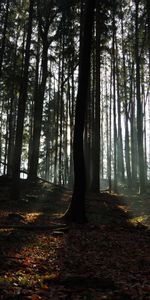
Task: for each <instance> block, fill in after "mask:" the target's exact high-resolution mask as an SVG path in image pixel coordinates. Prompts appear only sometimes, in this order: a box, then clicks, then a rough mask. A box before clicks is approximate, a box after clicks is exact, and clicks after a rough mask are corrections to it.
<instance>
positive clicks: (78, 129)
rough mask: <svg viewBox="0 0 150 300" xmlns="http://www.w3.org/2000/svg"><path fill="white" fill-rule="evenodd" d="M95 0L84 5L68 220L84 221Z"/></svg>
mask: <svg viewBox="0 0 150 300" xmlns="http://www.w3.org/2000/svg"><path fill="white" fill-rule="evenodd" d="M94 7H95V1H94V0H93V1H91V0H87V1H86V7H85V21H84V22H85V23H84V29H83V42H82V47H81V49H80V51H81V55H80V64H79V85H78V95H77V102H76V113H75V128H74V141H73V150H74V153H73V159H74V177H75V179H74V189H73V195H72V200H71V203H70V206H69V208H68V210H67V212H66V214H65V216H64V217H65V219H66V220H67V221H70V222H77V223H82V222H85V220H86V216H85V189H86V178H85V177H86V175H85V164H84V153H83V132H84V125H85V111H86V107H87V92H88V80H89V74H90V56H91V41H92V26H93V22H94Z"/></svg>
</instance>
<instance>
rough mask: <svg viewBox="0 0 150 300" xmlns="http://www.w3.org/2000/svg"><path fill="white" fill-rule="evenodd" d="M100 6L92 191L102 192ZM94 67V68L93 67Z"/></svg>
mask: <svg viewBox="0 0 150 300" xmlns="http://www.w3.org/2000/svg"><path fill="white" fill-rule="evenodd" d="M99 12H100V5H99V1H97V3H96V103H95V121H94V132H93V134H94V138H93V142H94V144H93V154H94V155H93V174H92V191H94V192H99V190H100V13H99ZM93 67H94V66H93Z"/></svg>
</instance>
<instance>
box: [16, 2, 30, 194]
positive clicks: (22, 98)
mask: <svg viewBox="0 0 150 300" xmlns="http://www.w3.org/2000/svg"><path fill="white" fill-rule="evenodd" d="M33 7H34V0H30V5H29V22H28V32H27V41H26V49H25V61H24V70H23V77H22V80H21V86H20V95H19V103H18V118H17V128H16V139H15V149H14V161H13V181H14V184H13V189H12V197H14V198H16V197H18V195H19V189H18V188H19V179H20V162H21V152H22V139H23V129H24V117H25V109H26V101H27V89H28V75H29V74H28V73H29V60H30V45H31V34H32V20H33V11H34V9H33Z"/></svg>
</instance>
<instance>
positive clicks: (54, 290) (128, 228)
mask: <svg viewBox="0 0 150 300" xmlns="http://www.w3.org/2000/svg"><path fill="white" fill-rule="evenodd" d="M21 191H22V192H21V199H20V201H18V202H15V201H11V200H9V197H8V186H7V184H6V186H4V185H1V187H0V300H10V299H12V300H17V299H20V300H24V299H31V300H39V299H42V300H44V299H52V300H57V299H62V300H81V299H82V300H99V299H108V300H112V299H114V300H117V299H119V300H125V299H126V300H128V299H136V300H140V299H141V300H147V299H150V201H149V200H150V195H149V196H148V195H145V196H140V195H132V196H131V195H130V196H124V195H115V194H108V193H106V192H103V193H101V194H100V195H96V194H90V195H88V196H87V199H86V210H87V215H88V219H89V222H88V223H87V224H85V225H69V226H67V225H66V224H63V223H62V222H61V221H60V217H61V216H62V215H63V213H64V212H65V210H66V208H67V207H68V203H69V199H70V197H71V191H69V190H67V189H65V188H61V187H59V186H54V185H51V184H49V183H46V182H45V183H44V182H42V181H39V182H38V183H37V184H34V185H33V184H32V185H28V184H27V183H26V181H22V183H21Z"/></svg>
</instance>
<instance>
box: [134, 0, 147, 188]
mask: <svg viewBox="0 0 150 300" xmlns="http://www.w3.org/2000/svg"><path fill="white" fill-rule="evenodd" d="M139 3H140V2H139V0H135V61H136V98H137V141H138V160H139V181H140V182H139V184H140V186H139V187H140V192H141V193H143V192H144V191H145V166H144V161H145V160H144V149H143V109H142V101H141V91H140V86H141V82H140V61H141V57H140V53H139Z"/></svg>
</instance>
